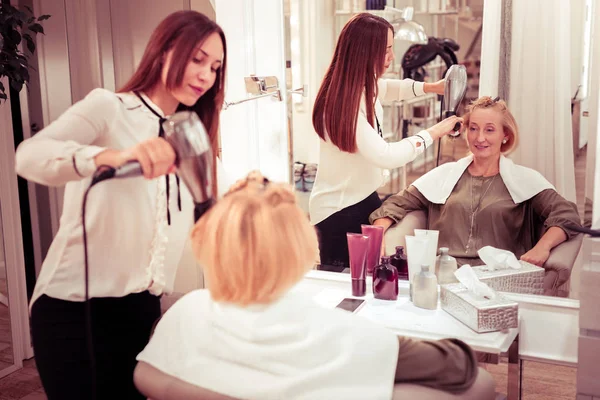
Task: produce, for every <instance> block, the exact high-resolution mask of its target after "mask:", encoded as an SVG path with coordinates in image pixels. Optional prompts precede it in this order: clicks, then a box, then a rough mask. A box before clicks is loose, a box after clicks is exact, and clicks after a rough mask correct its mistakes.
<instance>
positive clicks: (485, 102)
mask: <svg viewBox="0 0 600 400" xmlns="http://www.w3.org/2000/svg"><path fill="white" fill-rule="evenodd" d="M480 108H493V109H494V110H496V111H499V112H500V113H502V128H503V129H504V134H505V135H506V136H507V141H506V143H503V144H502V145H501V146H500V151H501V152H502V154H509V153H511V152H512V151H514V150H515V149H516V148H517V146H518V145H519V127H518V126H517V121H516V120H515V117H514V116H513V115H512V113H511V112H510V110H509V109H508V106H507V105H506V102H505V101H504V100H500V99H499V98H498V97H496V98H495V99H492V98H491V97H490V96H481V97H480V98H478V99H477V100H473V101H472V102H471V104H469V106H468V107H467V113H466V114H465V115H464V116H463V118H464V123H463V127H464V129H467V128H468V126H469V123H470V120H471V114H472V113H473V111H475V110H477V109H480Z"/></svg>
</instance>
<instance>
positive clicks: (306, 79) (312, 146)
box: [292, 0, 337, 163]
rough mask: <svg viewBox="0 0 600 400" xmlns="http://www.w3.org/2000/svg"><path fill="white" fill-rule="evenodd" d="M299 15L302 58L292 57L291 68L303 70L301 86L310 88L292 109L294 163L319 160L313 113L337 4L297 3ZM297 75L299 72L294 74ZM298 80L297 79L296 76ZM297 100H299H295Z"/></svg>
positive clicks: (306, 0)
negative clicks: (305, 95)
mask: <svg viewBox="0 0 600 400" xmlns="http://www.w3.org/2000/svg"><path fill="white" fill-rule="evenodd" d="M298 6H299V7H298V11H299V13H298V14H297V15H293V17H297V18H298V27H299V37H298V38H294V39H296V40H298V41H299V46H300V54H299V59H294V55H292V65H296V64H298V66H299V68H300V71H299V72H301V73H300V75H301V82H298V83H299V84H300V85H303V84H305V85H307V90H308V97H307V98H305V99H304V101H303V102H302V104H301V105H294V106H293V137H294V140H293V143H294V161H300V162H303V163H317V162H318V161H319V136H318V135H317V133H316V132H315V130H314V128H313V125H312V111H313V106H314V104H315V99H316V97H317V92H318V91H319V87H320V86H321V82H322V80H323V77H324V76H325V72H326V71H327V67H328V66H329V63H330V62H331V58H332V56H333V51H334V49H335V44H336V40H337V38H336V37H334V22H335V20H334V18H335V17H334V14H333V13H334V7H333V6H334V5H333V2H332V1H323V0H298ZM294 73H296V71H294ZM294 78H295V77H294ZM294 100H296V98H294Z"/></svg>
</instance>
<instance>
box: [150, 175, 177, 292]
mask: <svg viewBox="0 0 600 400" xmlns="http://www.w3.org/2000/svg"><path fill="white" fill-rule="evenodd" d="M168 178H169V180H170V179H171V176H170V175H169V176H168ZM169 183H170V185H169V186H170V187H173V182H169ZM166 192H167V185H166V183H165V179H164V178H163V177H160V178H158V182H157V185H156V210H155V216H154V222H155V223H154V237H153V238H152V246H151V247H150V264H149V265H148V269H147V270H146V271H147V275H148V280H149V281H150V282H152V284H151V285H150V287H149V288H148V291H149V292H150V293H151V294H153V295H160V294H162V292H163V290H164V288H165V267H164V266H165V251H166V249H167V244H168V243H169V237H168V236H167V198H166Z"/></svg>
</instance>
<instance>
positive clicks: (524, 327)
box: [293, 270, 579, 366]
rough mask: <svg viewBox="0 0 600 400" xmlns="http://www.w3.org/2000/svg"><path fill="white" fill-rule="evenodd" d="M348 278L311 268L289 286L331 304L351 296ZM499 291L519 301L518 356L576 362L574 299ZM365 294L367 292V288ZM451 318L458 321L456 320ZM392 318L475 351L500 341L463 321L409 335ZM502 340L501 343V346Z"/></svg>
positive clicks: (405, 286)
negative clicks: (451, 335) (452, 336)
mask: <svg viewBox="0 0 600 400" xmlns="http://www.w3.org/2000/svg"><path fill="white" fill-rule="evenodd" d="M367 279H368V281H367V287H368V288H370V285H371V282H370V278H369V277H367ZM350 280H351V279H350V275H349V274H343V273H335V272H327V271H318V270H311V271H309V272H308V274H307V275H306V277H305V278H304V279H303V280H302V281H301V282H300V283H299V284H298V285H297V286H296V287H295V288H294V289H293V290H298V291H302V292H304V293H306V294H307V295H309V296H313V298H315V301H317V302H319V303H321V304H323V305H324V306H326V307H335V305H336V304H337V303H336V301H338V300H339V297H340V296H342V297H352V296H351V288H350ZM399 286H400V287H399V292H400V295H399V297H402V296H404V297H406V296H407V293H408V282H406V281H401V282H400V283H399ZM503 295H504V296H506V297H508V298H510V299H511V300H514V301H516V302H518V303H519V320H520V326H519V332H518V333H519V356H520V358H521V359H522V360H535V361H540V362H547V363H553V364H562V365H569V366H575V365H577V339H578V337H579V301H578V300H572V299H565V298H557V297H548V296H535V295H523V294H515V293H503ZM367 296H369V290H368V292H367ZM370 297H371V298H372V295H371V296H370ZM407 301H408V300H407ZM411 306H412V305H411ZM406 307H408V306H406ZM406 307H405V306H403V307H402V308H403V311H402V312H404V313H405V315H404V317H403V318H407V316H408V315H410V313H411V312H412V313H418V312H419V310H420V309H417V308H416V307H413V308H414V310H412V309H411V310H408V309H407V308H406ZM424 312H430V313H431V312H432V311H427V310H424ZM434 312H436V313H440V314H446V316H447V317H448V318H450V319H452V320H454V318H453V317H451V316H450V315H449V314H447V313H445V311H443V310H441V309H438V310H437V311H434ZM392 313H393V311H392ZM359 314H360V313H359ZM446 316H445V317H446ZM445 317H444V318H445ZM394 319H395V318H394V317H393V316H392V317H390V316H389V315H388V317H386V318H384V319H383V320H387V321H393V320H394ZM383 320H382V321H383ZM454 321H456V322H458V321H457V320H454ZM395 322H396V323H395V324H394V325H396V328H398V330H399V333H401V334H405V335H406V336H415V337H421V338H426V339H438V338H441V337H448V336H449V333H451V332H453V329H456V332H455V333H456V337H457V338H459V339H462V340H464V341H465V342H467V343H469V344H470V345H471V346H472V347H474V348H475V349H476V350H479V351H485V352H491V351H490V350H491V348H490V347H489V346H490V344H491V343H493V345H492V347H494V346H496V345H498V344H499V343H500V341H499V340H500V335H499V334H500V332H492V333H484V334H477V333H475V332H474V331H472V330H471V329H469V328H467V327H466V326H464V325H463V327H464V330H463V329H460V328H447V327H444V328H443V329H442V328H440V334H439V335H436V329H435V328H431V327H427V326H422V327H421V328H420V329H419V330H420V332H419V333H418V334H416V335H411V334H410V332H408V331H409V330H410V329H406V327H404V328H402V325H400V324H399V322H402V320H398V319H396V321H395ZM406 322H408V321H406ZM459 324H460V323H459ZM460 325H462V324H460ZM395 330H396V329H395ZM493 334H497V335H498V337H497V338H494V339H492V337H493V336H492V335H493ZM515 334H516V333H515ZM484 338H485V339H484ZM504 339H505V340H506V343H508V344H510V341H512V339H513V337H512V335H509V336H506V337H505V338H504ZM506 343H505V344H504V345H503V346H501V347H505V346H506Z"/></svg>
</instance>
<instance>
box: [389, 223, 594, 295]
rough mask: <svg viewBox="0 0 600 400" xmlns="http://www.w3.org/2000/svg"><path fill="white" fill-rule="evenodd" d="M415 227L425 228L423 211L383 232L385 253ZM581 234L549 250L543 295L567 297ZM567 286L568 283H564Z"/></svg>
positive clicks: (400, 242) (403, 242) (545, 266)
mask: <svg viewBox="0 0 600 400" xmlns="http://www.w3.org/2000/svg"><path fill="white" fill-rule="evenodd" d="M415 229H427V216H426V214H425V213H424V212H423V211H413V212H410V213H408V214H407V215H406V216H405V217H404V218H403V219H402V221H400V222H399V223H398V224H396V225H394V226H392V227H390V228H389V229H388V230H387V231H386V232H385V253H386V254H394V253H395V247H396V246H406V244H405V241H404V237H405V236H406V235H409V236H411V235H414V230H415ZM542 230H543V224H540V230H539V232H538V234H539V236H541V234H542V233H543V231H542ZM582 240H583V235H581V234H578V235H576V236H574V237H573V238H571V240H568V241H566V242H563V243H561V244H559V245H558V246H556V247H555V248H554V249H552V251H551V252H550V257H549V258H548V260H547V261H546V264H544V269H545V270H546V276H545V277H544V295H545V296H558V297H568V296H569V288H568V287H567V288H566V289H565V288H561V286H563V284H564V283H565V282H567V281H568V280H569V278H570V277H571V270H572V269H573V264H574V263H575V258H577V254H579V249H580V247H581V242H582ZM564 286H568V285H564Z"/></svg>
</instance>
